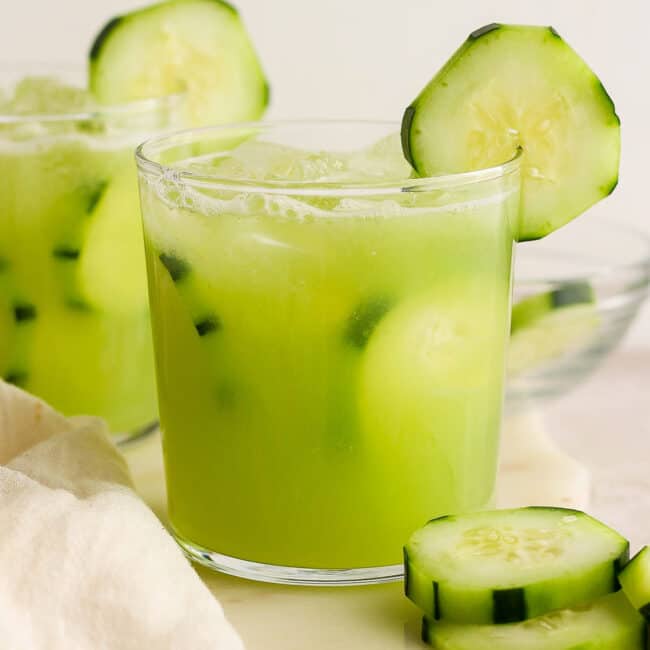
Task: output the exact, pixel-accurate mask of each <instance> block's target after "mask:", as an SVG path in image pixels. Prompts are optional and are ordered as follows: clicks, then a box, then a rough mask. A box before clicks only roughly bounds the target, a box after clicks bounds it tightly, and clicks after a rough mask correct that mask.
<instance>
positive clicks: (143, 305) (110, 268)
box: [76, 167, 147, 314]
mask: <svg viewBox="0 0 650 650" xmlns="http://www.w3.org/2000/svg"><path fill="white" fill-rule="evenodd" d="M139 206H140V201H139V197H138V181H137V175H136V173H135V170H134V169H131V168H130V167H129V168H128V169H125V170H124V171H123V172H121V173H119V174H117V175H116V176H115V177H114V178H113V179H111V181H110V182H109V183H108V185H107V187H106V190H105V192H104V193H103V195H102V197H101V199H100V200H99V201H98V202H97V204H96V206H95V208H94V210H92V212H91V214H90V215H89V218H88V220H87V222H86V224H85V229H84V236H83V239H84V241H83V245H82V247H81V251H80V255H79V259H78V264H77V265H76V266H78V268H77V283H78V286H79V290H80V292H81V294H82V296H83V297H84V300H85V301H86V302H87V303H88V304H90V305H91V306H92V307H94V308H96V309H99V310H104V311H110V312H111V313H114V314H133V313H138V312H140V313H144V312H145V311H146V309H147V270H146V263H145V257H144V242H143V239H142V224H141V220H140V208H139Z"/></svg>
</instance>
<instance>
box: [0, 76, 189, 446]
mask: <svg viewBox="0 0 650 650" xmlns="http://www.w3.org/2000/svg"><path fill="white" fill-rule="evenodd" d="M82 76H83V73H82V71H78V70H77V69H74V68H73V69H67V68H63V69H61V68H58V67H57V68H52V67H51V66H46V65H44V66H37V67H36V68H34V67H32V66H30V67H26V68H25V69H22V68H21V67H20V66H18V68H16V67H14V68H12V70H11V71H7V72H6V74H5V75H4V79H3V80H0V86H1V87H2V88H3V89H6V96H3V97H0V377H2V378H4V379H5V380H7V381H9V382H12V383H15V384H17V385H19V386H21V387H23V388H25V389H26V390H28V391H30V392H32V393H34V394H36V395H38V396H40V397H42V398H44V399H45V400H46V401H48V402H50V403H51V404H52V405H53V406H55V407H56V408H57V409H59V410H61V411H63V412H64V413H66V414H69V415H74V414H81V413H83V414H92V415H99V416H103V417H104V418H106V419H107V420H108V423H109V425H110V427H111V430H113V431H115V432H119V434H120V435H122V436H124V437H127V436H132V435H136V434H137V433H139V432H142V431H145V430H147V428H149V427H150V426H151V425H152V423H153V422H155V420H156V418H157V406H156V396H155V380H154V368H153V351H152V345H151V335H150V324H149V316H148V304H147V293H146V272H145V262H144V252H143V246H142V234H141V220H140V217H139V205H138V190H137V174H136V170H135V165H134V162H133V150H134V148H135V146H136V144H138V143H139V142H141V141H142V139H143V138H145V137H148V136H151V135H153V134H156V133H160V132H162V131H163V130H165V129H168V128H170V127H176V128H178V127H179V126H181V125H182V121H181V104H182V98H181V97H180V96H174V97H171V96H170V97H165V98H161V99H152V100H146V101H140V102H135V103H131V104H125V105H120V106H110V107H106V106H102V107H100V106H99V105H97V104H95V103H94V102H93V100H92V98H91V96H90V94H89V93H88V92H87V91H86V90H84V89H83V87H82V85H81V84H79V85H77V84H72V83H71V82H73V81H76V80H77V79H81V78H82Z"/></svg>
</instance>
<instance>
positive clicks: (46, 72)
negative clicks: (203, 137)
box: [0, 60, 186, 125]
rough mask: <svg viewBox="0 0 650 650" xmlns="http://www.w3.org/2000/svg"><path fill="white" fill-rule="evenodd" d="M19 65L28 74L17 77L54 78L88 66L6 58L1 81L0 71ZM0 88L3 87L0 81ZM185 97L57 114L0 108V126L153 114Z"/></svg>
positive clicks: (1, 66) (0, 65) (178, 95)
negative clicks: (10, 110) (22, 111)
mask: <svg viewBox="0 0 650 650" xmlns="http://www.w3.org/2000/svg"><path fill="white" fill-rule="evenodd" d="M21 68H24V69H25V71H26V72H27V70H29V73H27V74H21V75H20V76H19V77H18V80H19V79H20V78H24V77H27V76H42V77H53V78H55V79H56V78H57V77H59V78H60V77H61V73H62V72H66V73H84V72H85V71H86V70H87V65H81V64H78V63H70V62H69V61H49V62H45V61H21V62H18V63H11V62H9V61H6V60H0V81H1V77H2V73H3V72H5V71H8V70H10V71H12V72H15V71H16V69H18V70H20V69H21ZM57 73H58V74H57ZM72 85H73V86H75V87H77V88H80V89H82V90H84V89H85V90H88V89H87V88H84V86H82V85H80V84H72ZM0 88H2V84H1V83H0ZM89 92H90V91H89ZM185 97H186V93H183V92H177V93H170V94H168V95H160V96H158V97H147V98H144V99H136V100H131V101H125V102H117V103H114V104H99V103H98V104H96V105H93V106H91V107H89V108H82V109H79V108H75V109H72V110H70V111H60V112H58V113H50V112H44V113H40V112H39V113H7V112H4V111H3V110H2V108H0V125H12V124H13V125H19V124H29V123H32V122H45V123H56V122H86V121H92V120H97V119H103V118H120V117H127V116H129V115H145V114H147V113H155V112H156V111H159V110H162V109H165V108H177V107H180V105H181V103H182V102H183V101H184V100H185Z"/></svg>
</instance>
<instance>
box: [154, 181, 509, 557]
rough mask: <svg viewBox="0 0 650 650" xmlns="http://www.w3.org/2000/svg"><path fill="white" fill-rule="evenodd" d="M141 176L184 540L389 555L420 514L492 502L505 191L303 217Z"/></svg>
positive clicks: (172, 484)
mask: <svg viewBox="0 0 650 650" xmlns="http://www.w3.org/2000/svg"><path fill="white" fill-rule="evenodd" d="M143 189H144V196H143V209H144V218H145V239H146V248H147V258H148V259H147V263H148V267H149V278H150V297H151V307H152V319H153V327H154V341H155V348H156V357H157V375H158V388H159V402H160V415H161V422H162V429H163V443H164V452H165V464H166V474H167V489H168V498H169V514H170V518H171V522H172V525H173V527H174V529H175V531H176V533H177V534H178V535H179V536H180V537H182V538H184V539H185V540H187V541H190V542H192V543H193V544H195V545H198V546H202V547H205V548H207V549H210V550H212V551H215V552H218V553H222V554H225V555H229V556H234V557H237V558H241V559H245V560H250V561H256V562H263V563H270V564H276V565H288V566H302V567H313V568H355V567H365V566H379V565H390V564H397V563H399V562H400V561H401V549H402V545H403V544H404V542H405V541H406V540H407V538H408V537H409V535H410V533H411V532H412V531H413V530H414V529H416V528H418V527H419V526H421V525H422V524H424V523H425V522H426V521H427V520H428V519H430V518H432V517H435V516H437V515H442V514H447V513H451V512H459V511H466V510H474V509H478V508H483V507H486V506H488V505H490V504H491V503H492V498H493V493H494V481H495V466H496V456H497V438H498V428H499V419H500V412H501V403H502V383H503V368H504V347H505V343H506V336H507V330H508V320H509V291H510V262H511V253H512V235H511V230H510V227H509V225H508V219H509V218H512V215H514V214H515V213H516V204H517V202H516V197H515V196H512V197H511V199H508V200H506V199H504V200H502V201H495V202H493V203H492V204H491V205H479V206H475V207H471V206H469V207H466V208H465V209H463V210H460V211H453V212H452V211H451V210H449V211H447V210H445V209H442V210H440V209H439V210H438V211H434V210H433V209H431V210H430V211H429V210H427V209H426V208H425V209H420V211H419V212H413V213H409V214H408V215H407V216H389V217H386V218H384V217H380V216H370V213H371V212H372V211H371V210H370V209H369V210H368V214H367V215H366V216H365V217H364V216H357V217H345V216H338V217H327V216H317V217H313V216H312V215H309V214H307V216H305V217H304V218H300V215H297V214H296V213H295V211H294V212H291V211H287V210H286V209H285V210H279V209H277V205H276V207H275V208H274V206H273V204H272V203H267V205H266V207H262V203H261V200H260V201H259V206H258V208H257V210H255V208H254V206H255V205H256V202H255V201H251V202H250V204H249V209H247V210H243V211H242V212H241V213H240V214H234V211H231V212H230V213H229V212H228V210H227V209H225V210H222V211H221V214H212V215H208V214H206V212H207V211H206V210H205V209H204V208H202V207H197V208H196V209H193V210H192V209H180V208H173V207H171V208H170V207H169V204H165V203H163V201H161V200H160V198H159V196H158V195H157V194H156V192H155V191H154V190H153V189H152V188H150V187H147V186H144V188H143ZM168 198H170V199H171V200H172V201H173V200H174V194H173V193H170V194H169V196H168ZM434 202H435V201H434ZM438 203H440V201H438ZM319 206H320V207H329V208H331V207H332V205H331V200H323V201H321V202H319ZM279 212H283V215H282V216H278V213H279ZM308 212H309V211H308ZM161 255H164V256H167V257H166V258H165V259H167V262H168V266H169V258H170V257H171V256H174V259H175V260H176V261H178V260H181V261H182V268H183V270H184V272H185V273H184V274H180V275H182V277H177V278H176V281H174V280H172V277H171V275H170V272H169V270H168V268H167V267H166V266H165V265H164V264H163V263H161V261H160V257H161ZM176 269H177V270H178V265H177V266H176ZM209 322H212V324H213V326H214V327H206V323H209ZM206 329H208V330H211V331H206ZM199 330H202V334H203V335H200V333H201V332H199Z"/></svg>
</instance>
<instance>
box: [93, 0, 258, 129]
mask: <svg viewBox="0 0 650 650" xmlns="http://www.w3.org/2000/svg"><path fill="white" fill-rule="evenodd" d="M89 86H90V89H91V91H92V92H93V93H94V95H95V96H96V97H97V99H98V100H99V101H101V102H103V103H106V104H115V103H120V102H125V101H133V100H139V99H145V98H149V97H160V96H165V95H170V94H174V93H185V98H186V100H187V108H188V119H189V121H190V123H191V124H193V125H196V126H200V125H206V124H210V123H219V122H240V121H251V120H256V119H258V118H259V117H260V116H261V115H262V113H263V112H264V109H265V108H266V106H267V104H268V99H269V87H268V84H267V82H266V79H265V76H264V73H263V71H262V68H261V65H260V62H259V59H258V58H257V54H256V53H255V50H254V49H253V45H252V43H251V41H250V38H249V36H248V34H247V32H246V30H245V28H244V25H243V22H242V20H241V17H240V16H239V14H238V13H237V11H236V10H235V9H234V8H233V7H232V6H231V5H229V4H228V3H226V2H222V1H221V0H176V1H172V2H162V3H159V4H155V5H153V6H150V7H147V8H146V9H141V10H139V11H135V12H133V13H130V14H127V15H124V16H118V17H116V18H113V19H112V20H111V21H109V22H108V23H107V25H106V26H105V27H104V28H103V30H102V31H101V32H100V33H99V35H98V36H97V38H96V39H95V42H94V44H93V46H92V48H91V50H90V79H89Z"/></svg>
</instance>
